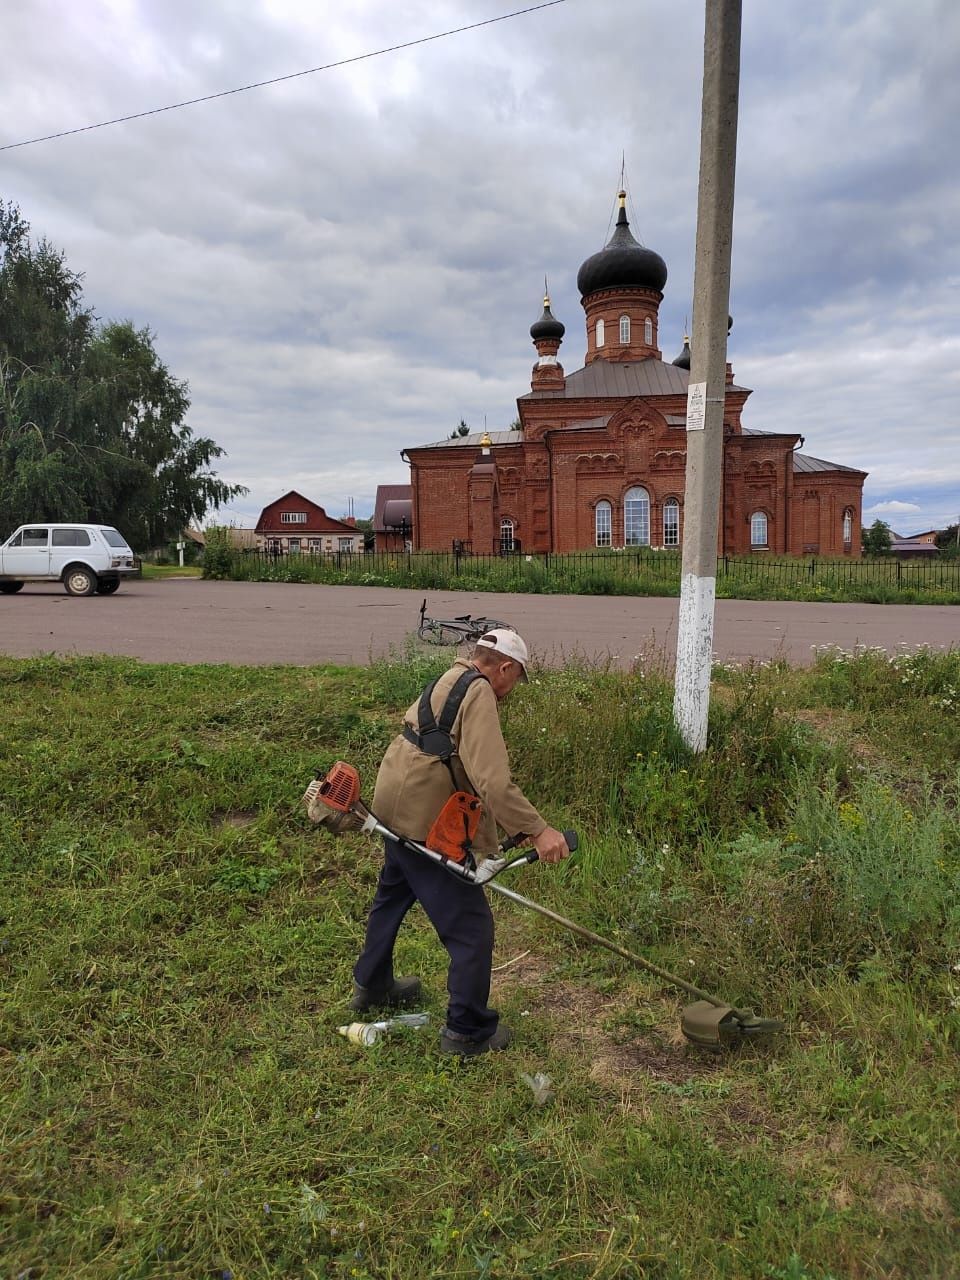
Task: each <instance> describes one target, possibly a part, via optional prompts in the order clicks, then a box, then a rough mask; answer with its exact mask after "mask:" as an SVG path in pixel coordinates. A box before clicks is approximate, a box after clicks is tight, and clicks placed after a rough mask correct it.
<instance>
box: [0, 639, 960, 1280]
mask: <svg viewBox="0 0 960 1280" xmlns="http://www.w3.org/2000/svg"><path fill="white" fill-rule="evenodd" d="M444 661H445V659H444V658H443V657H442V656H441V657H436V656H433V655H430V656H427V657H424V656H421V655H419V654H416V653H411V654H407V655H404V656H402V657H397V658H394V659H391V660H390V661H385V662H380V663H377V664H374V665H373V666H372V667H370V668H366V669H338V668H332V667H323V668H314V669H310V670H303V669H291V668H272V669H262V668H260V669H246V668H234V667H219V666H207V667H179V666H166V667H159V666H149V665H146V664H140V663H137V662H133V661H129V660H124V659H103V658H86V659H76V660H59V659H53V658H39V659H29V660H23V661H14V660H9V659H0V684H2V687H3V690H2V691H3V699H4V708H5V711H4V717H3V720H2V723H0V789H2V795H3V797H4V803H3V805H2V806H0V917H2V919H0V1096H2V1098H3V1106H2V1108H0V1274H2V1275H3V1276H10V1277H22V1280H27V1277H31V1278H39V1277H43V1278H44V1280H52V1278H54V1277H64V1278H67V1277H69V1278H70V1280H73V1278H74V1277H78V1278H80V1277H83V1278H87V1277H104V1280H106V1278H108V1277H109V1278H110V1280H113V1278H115V1277H121V1278H123V1280H126V1278H128V1277H129V1278H131V1280H132V1278H133V1277H141V1276H142V1277H184V1278H187V1277H190V1278H193V1277H221V1278H222V1277H223V1276H225V1275H227V1274H229V1275H232V1276H233V1277H234V1280H245V1278H247V1277H249V1278H251V1280H254V1278H259V1277H274V1276H276V1277H281V1276H282V1277H287V1276H295V1277H333V1276H337V1277H339V1276H356V1277H377V1278H379V1277H391V1278H396V1280H407V1278H408V1277H421V1276H423V1277H428V1276H430V1277H432V1276H439V1277H462V1278H467V1277H516V1278H518V1280H519V1278H521V1277H523V1278H526V1277H559V1278H560V1280H564V1278H566V1277H571V1278H575V1280H581V1278H582V1280H588V1278H590V1280H613V1278H614V1277H618V1278H621V1280H627V1278H630V1280H640V1278H647V1277H650V1278H657V1280H667V1278H672V1280H686V1278H687V1277H692V1276H696V1277H730V1278H731V1280H733V1278H737V1280H739V1278H740V1277H773V1278H785V1280H804V1278H806V1280H827V1277H829V1276H833V1277H836V1278H837V1280H840V1277H843V1278H844V1280H847V1278H848V1277H850V1278H854V1277H856V1278H859V1277H888V1278H890V1280H893V1278H894V1277H914V1276H917V1277H920V1276H923V1277H925V1278H926V1277H934V1278H940V1280H947V1277H952V1276H954V1275H956V1274H957V1273H958V1271H960V1246H958V1244H957V1239H958V1236H957V1231H956V1227H957V1216H958V1214H960V1180H958V1176H957V1172H958V1157H960V1139H958V1131H957V1119H956V1097H957V1090H958V1087H960V1070H958V1067H957V1049H958V1047H960V895H958V890H957V885H958V883H960V878H958V873H960V836H958V824H957V811H958V798H960V731H958V728H957V721H958V719H960V717H958V716H957V715H956V714H954V713H953V709H954V699H956V697H957V690H960V654H958V653H956V652H955V653H952V654H943V653H934V652H930V651H921V652H920V653H919V654H918V655H911V656H909V657H908V656H906V655H904V656H900V657H898V658H896V659H894V660H893V661H890V660H888V659H887V658H886V657H884V656H882V655H880V654H879V653H876V652H872V651H868V652H865V653H860V654H858V655H849V654H841V653H839V652H835V653H826V654H823V655H821V657H820V658H819V659H818V661H817V662H816V663H815V664H814V666H813V667H812V668H810V669H807V670H793V669H789V668H787V667H785V666H782V665H778V664H773V665H769V666H755V667H750V668H748V669H745V670H738V669H734V668H732V667H728V668H719V669H718V670H717V672H716V679H715V685H714V697H713V703H712V709H711V727H710V745H709V748H708V750H707V752H706V753H704V755H702V756H700V757H696V758H694V757H691V756H690V755H689V754H688V753H687V752H686V750H685V748H684V747H683V745H682V743H681V742H679V741H678V739H677V737H676V734H675V733H674V731H673V728H672V725H671V713H670V706H671V690H670V688H669V686H668V685H667V684H666V683H665V682H664V681H663V680H662V679H661V678H660V677H659V676H657V675H649V674H648V675H644V674H642V673H641V672H639V671H638V672H637V673H635V674H633V675H621V674H619V673H615V672H610V671H603V670H591V669H588V668H567V669H564V670H560V671H552V672H551V671H541V672H539V673H536V674H535V677H534V679H533V680H532V681H531V683H530V685H528V686H526V687H525V688H523V689H522V690H521V691H519V692H518V693H517V694H516V695H515V698H514V699H513V700H512V702H511V703H510V704H507V706H506V709H505V716H504V727H505V732H506V735H507V739H508V742H509V744H510V747H511V753H512V756H513V758H514V760H515V761H516V763H517V774H518V777H519V779H520V781H521V783H522V785H523V786H524V787H525V788H526V789H527V790H528V791H529V793H530V794H531V795H532V796H534V797H535V798H536V800H537V802H538V804H539V805H540V807H541V808H543V809H544V811H545V812H546V813H547V814H548V815H549V816H550V818H551V819H552V820H553V821H555V822H556V823H557V824H558V825H573V826H575V827H577V828H578V829H579V831H580V832H581V836H582V852H581V853H580V854H578V856H577V858H576V859H574V860H572V861H571V862H570V863H567V864H564V865H563V866H562V867H560V868H530V869H528V870H527V871H524V872H518V873H516V874H515V875H514V878H513V884H514V886H515V887H516V888H517V889H518V890H519V891H520V892H527V893H529V894H530V896H532V897H534V898H536V899H538V900H541V901H544V902H547V903H548V904H550V905H551V906H553V907H554V908H555V909H557V910H559V911H561V912H562V913H563V914H566V915H570V916H572V917H574V918H575V919H577V920H580V921H582V922H583V923H585V924H587V925H588V926H591V927H594V928H596V929H599V930H600V931H601V932H603V933H604V934H605V935H608V936H612V937H614V938H616V939H617V940H619V941H620V942H621V943H623V944H624V945H626V946H628V947H631V948H634V949H640V950H642V951H643V952H644V954H647V955H649V956H650V957H651V959H654V960H655V961H658V962H659V963H661V964H665V965H666V966H667V967H668V968H672V969H674V970H677V971H679V972H681V973H682V974H683V975H684V976H687V977H690V978H692V979H693V980H694V981H696V982H700V983H702V984H703V985H705V986H708V987H713V988H716V989H719V990H720V991H722V992H723V993H725V994H727V995H728V996H729V998H730V999H731V1000H734V1001H743V1002H745V1003H750V1004H752V1005H754V1006H755V1007H757V1008H759V1009H761V1010H762V1011H763V1012H764V1013H770V1014H779V1015H782V1016H784V1017H785V1018H786V1019H787V1022H788V1032H787V1034H786V1035H784V1036H783V1037H781V1038H780V1039H779V1040H777V1041H776V1042H774V1043H771V1044H770V1045H768V1046H756V1045H751V1046H746V1047H745V1048H743V1049H742V1050H739V1051H735V1052H732V1053H730V1054H729V1055H727V1056H724V1057H719V1058H713V1057H711V1056H709V1055H704V1054H702V1053H701V1052H699V1051H697V1050H694V1049H692V1048H691V1047H688V1046H686V1045H685V1044H684V1043H683V1042H682V1041H681V1040H680V1038H679V1036H678V1034H677V1030H676V1028H677V1018H678V1011H679V1008H680V1005H681V1004H682V1003H683V1001H682V999H681V998H680V997H678V996H677V995H676V994H675V993H673V992H672V991H670V990H669V989H667V988H666V987H664V986H663V985H661V984H659V983H658V982H656V981H651V980H650V979H649V978H648V977H647V976H645V974H644V973H643V972H641V971H639V970H634V969H631V968H630V967H628V966H627V964H626V963H624V962H621V961H619V960H617V959H616V958H614V957H612V956H611V955H610V954H609V953H607V952H605V951H602V950H599V949H595V948H590V947H588V946H586V945H585V944H582V943H580V942H579V941H577V940H576V939H574V938H573V937H572V936H569V935H566V934H564V933H562V932H561V931H560V930H558V929H556V928H555V927H554V926H551V925H549V924H548V923H547V922H545V921H543V920H542V919H541V918H539V917H536V916H533V915H530V914H526V915H525V914H523V913H522V912H521V911H520V910H519V909H518V908H516V907H515V906H513V905H512V904H508V903H504V902H503V901H502V900H494V909H495V912H496V914H497V920H498V939H499V940H498V949H497V958H496V961H495V963H496V964H497V965H499V966H503V967H502V968H500V969H499V971H498V972H497V974H496V975H495V981H496V999H497V1003H498V1005H499V1007H500V1009H501V1011H502V1013H503V1015H504V1018H505V1020H506V1021H508V1022H509V1023H510V1024H511V1025H513V1026H514V1027H515V1028H516V1030H517V1032H518V1039H517V1043H516V1045H515V1046H514V1047H513V1048H512V1049H511V1050H510V1051H509V1052H507V1053H505V1054H502V1055H496V1056H494V1057H490V1058H485V1059H483V1060H478V1061H476V1062H474V1063H472V1064H469V1065H468V1066H467V1067H463V1068H461V1067H460V1066H458V1065H456V1064H454V1063H451V1062H450V1061H448V1060H445V1059H443V1058H441V1057H440V1055H439V1054H438V1053H437V1052H436V1047H435V1040H436V1029H437V1028H438V1027H439V1025H440V1024H441V1022H442V1017H443V992H444V976H443V975H444V969H445V963H444V961H445V957H444V955H443V952H442V950H441V948H440V946H439V944H438V943H437V941H436V939H435V937H434V935H433V934H432V931H431V930H430V928H429V926H428V925H427V924H426V922H425V920H424V919H423V917H422V916H421V915H420V914H419V913H417V912H415V913H413V914H412V915H411V918H410V920H409V922H408V923H407V924H406V925H405V927H404V930H403V932H402V934H401V942H400V947H399V960H400V967H401V970H402V971H403V972H414V971H415V972H420V973H421V974H422V975H423V977H424V979H425V982H426V984H427V987H428V991H429V995H428V998H427V1000H426V1002H425V1007H426V1008H427V1009H429V1011H430V1013H431V1015H432V1022H433V1026H432V1029H428V1030H426V1031H410V1032H408V1033H406V1034H403V1035H399V1036H397V1037H395V1038H392V1039H390V1040H387V1041H384V1042H381V1043H380V1044H379V1045H377V1046H375V1047H373V1048H371V1049H360V1048H357V1047H355V1046H352V1045H350V1044H348V1043H347V1042H346V1041H345V1040H343V1039H342V1038H341V1037H339V1036H337V1034H336V1030H335V1028H336V1026H337V1025H338V1024H339V1023H341V1022H346V1021H348V1020H349V1019H350V1015H349V1013H348V1011H347V1007H346V997H347V995H348V993H349V990H350V969H351V966H352V963H353V960H354V958H355V955H356V952H357V949H358V947H359V944H360V941H361V938H362V933H363V925H364V919H365V911H366V906H367V903H368V901H369V898H370V896H371V894H372V890H373V886H374V884H375V879H376V874H377V865H378V857H377V854H376V851H375V849H373V848H372V847H371V846H370V845H369V844H367V842H366V841H365V840H364V839H363V838H360V837H347V838H344V839H342V840H339V841H334V840H332V839H330V838H328V837H325V836H323V835H320V834H319V833H318V832H317V831H316V829H314V828H312V827H311V826H310V825H309V823H308V822H307V821H306V819H305V817H304V816H303V813H302V810H301V807H300V805H299V795H300V793H301V791H302V790H303V787H304V786H305V784H306V782H307V781H308V780H309V779H310V777H311V776H312V774H313V771H314V769H315V768H317V767H326V766H328V765H329V764H330V763H331V762H332V761H333V760H335V759H337V758H340V757H342V758H346V759H350V760H353V761H354V762H355V763H356V764H358V766H359V767H360V769H361V774H362V776H363V777H364V779H365V793H366V794H367V795H368V796H369V794H370V792H371V790H372V781H373V777H374V772H375V769H376V764H377V761H378V759H379V756H380V753H381V752H382V750H383V748H384V746H385V745H386V743H387V742H388V741H389V740H390V738H391V736H392V735H393V733H394V732H395V729H396V725H397V721H398V714H399V711H400V710H401V709H402V708H403V707H405V706H406V705H407V703H408V702H410V701H412V700H413V698H414V697H415V695H416V694H417V693H418V692H419V689H420V687H421V685H422V684H423V682H424V681H425V680H426V679H427V678H428V677H429V676H430V675H431V674H432V673H433V672H434V671H436V670H438V669H440V666H442V664H443V662H444ZM923 735H926V736H925V737H924V736H923ZM538 1071H539V1072H545V1073H546V1074H548V1075H549V1076H550V1078H551V1081H552V1085H551V1096H550V1098H549V1099H547V1100H546V1101H545V1102H544V1104H543V1105H538V1103H537V1100H536V1098H535V1096H534V1093H533V1091H532V1090H531V1088H530V1087H529V1086H528V1084H527V1083H526V1082H525V1081H524V1080H523V1078H522V1076H523V1074H524V1073H526V1074H528V1075H533V1074H534V1073H536V1072H538Z"/></svg>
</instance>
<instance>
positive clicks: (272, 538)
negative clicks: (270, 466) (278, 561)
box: [254, 489, 363, 555]
mask: <svg viewBox="0 0 960 1280" xmlns="http://www.w3.org/2000/svg"><path fill="white" fill-rule="evenodd" d="M254 532H255V533H256V538H257V550H258V551H261V552H264V553H266V554H267V555H322V554H330V553H333V552H337V551H341V552H362V551H363V533H362V531H361V530H360V529H358V528H357V522H356V520H355V519H354V518H353V516H348V517H347V518H346V519H345V520H335V519H334V518H333V517H332V516H328V515H327V513H326V512H325V511H324V509H323V507H318V506H317V504H316V503H315V502H311V501H310V499H309V498H305V497H304V496H303V494H302V493H297V491H296V490H295V489H291V490H290V492H289V493H285V494H284V495H283V497H282V498H277V500H276V501H275V502H271V503H269V504H268V505H267V506H266V507H264V508H263V510H262V511H261V512H260V518H259V519H258V520H257V523H256V527H255V530H254Z"/></svg>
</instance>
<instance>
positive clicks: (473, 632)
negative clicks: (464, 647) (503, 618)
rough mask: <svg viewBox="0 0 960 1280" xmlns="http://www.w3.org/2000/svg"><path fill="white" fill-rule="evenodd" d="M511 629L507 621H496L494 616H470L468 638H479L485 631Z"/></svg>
mask: <svg viewBox="0 0 960 1280" xmlns="http://www.w3.org/2000/svg"><path fill="white" fill-rule="evenodd" d="M501 629H502V630H505V631H512V630H513V627H511V625H510V623H509V622H498V621H497V619H496V618H472V619H471V621H470V639H471V640H479V639H480V637H481V636H482V635H483V634H484V633H485V632H487V631H498V630H501Z"/></svg>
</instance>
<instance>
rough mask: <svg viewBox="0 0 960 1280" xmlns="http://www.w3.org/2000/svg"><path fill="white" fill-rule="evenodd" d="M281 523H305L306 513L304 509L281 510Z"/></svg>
mask: <svg viewBox="0 0 960 1280" xmlns="http://www.w3.org/2000/svg"><path fill="white" fill-rule="evenodd" d="M280 523H281V524H306V523H307V513H306V512H305V511H281V512H280Z"/></svg>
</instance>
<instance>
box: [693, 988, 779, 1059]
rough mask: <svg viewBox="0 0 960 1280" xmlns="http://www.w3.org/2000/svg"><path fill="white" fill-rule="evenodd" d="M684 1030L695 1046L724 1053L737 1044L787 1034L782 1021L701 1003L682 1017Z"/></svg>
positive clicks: (702, 1001) (727, 1006) (745, 1011)
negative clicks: (730, 1045)
mask: <svg viewBox="0 0 960 1280" xmlns="http://www.w3.org/2000/svg"><path fill="white" fill-rule="evenodd" d="M680 1030H681V1031H682V1032H683V1034H684V1035H685V1036H686V1038H687V1039H688V1040H689V1041H690V1043H691V1044H697V1045H700V1047H701V1048H702V1049H720V1048H722V1047H723V1045H725V1044H731V1043H732V1042H733V1041H735V1040H743V1039H753V1038H755V1037H759V1036H769V1035H773V1034H774V1032H777V1031H782V1030H783V1023H782V1022H781V1021H780V1020H779V1018H758V1017H757V1016H756V1014H755V1013H753V1011H752V1010H750V1009H734V1008H733V1006H732V1005H729V1004H711V1003H710V1001H709V1000H697V1001H696V1003H695V1004H688V1005H687V1007H686V1008H685V1009H684V1011H683V1013H682V1014H681V1015H680Z"/></svg>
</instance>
